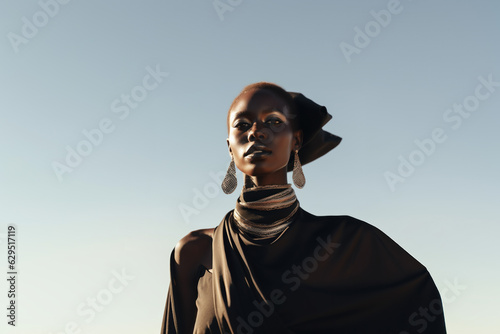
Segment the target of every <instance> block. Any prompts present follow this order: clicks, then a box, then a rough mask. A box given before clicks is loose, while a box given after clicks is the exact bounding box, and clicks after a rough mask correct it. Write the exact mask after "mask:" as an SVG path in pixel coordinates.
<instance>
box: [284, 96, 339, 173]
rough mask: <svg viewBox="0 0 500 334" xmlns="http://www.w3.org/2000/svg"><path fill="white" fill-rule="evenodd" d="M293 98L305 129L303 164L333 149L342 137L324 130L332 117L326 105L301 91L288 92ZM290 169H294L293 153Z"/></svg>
mask: <svg viewBox="0 0 500 334" xmlns="http://www.w3.org/2000/svg"><path fill="white" fill-rule="evenodd" d="M288 93H289V94H290V95H291V96H292V99H293V102H294V104H295V108H296V111H297V114H298V115H299V127H300V129H302V131H303V141H302V147H301V148H300V150H299V159H300V162H301V164H302V165H305V164H307V163H309V162H311V161H314V160H316V159H318V158H320V157H322V156H323V155H325V154H326V153H328V152H330V151H331V150H333V149H334V148H335V147H336V146H337V145H338V144H339V143H340V141H341V140H342V138H340V137H338V136H336V135H334V134H331V133H329V132H327V131H325V130H323V129H322V128H323V126H324V125H325V124H326V123H328V122H329V121H330V120H331V119H332V115H330V114H329V113H328V111H327V110H326V107H324V106H320V105H319V104H317V103H316V102H314V101H312V100H310V99H308V98H307V97H305V96H304V95H303V94H301V93H295V92H288ZM287 169H288V171H292V170H293V155H292V156H291V158H290V161H289V162H288V167H287Z"/></svg>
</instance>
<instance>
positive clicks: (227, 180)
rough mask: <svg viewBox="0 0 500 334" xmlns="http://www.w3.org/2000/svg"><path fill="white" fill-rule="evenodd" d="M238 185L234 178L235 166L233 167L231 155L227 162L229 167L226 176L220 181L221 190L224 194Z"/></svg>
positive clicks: (230, 191)
mask: <svg viewBox="0 0 500 334" xmlns="http://www.w3.org/2000/svg"><path fill="white" fill-rule="evenodd" d="M237 185H238V179H236V168H235V167H234V157H233V156H232V155H231V162H230V163H229V168H228V169H227V173H226V176H225V177H224V180H223V181H222V185H221V188H222V191H223V192H224V193H225V194H230V193H232V192H233V191H234V189H236V186H237Z"/></svg>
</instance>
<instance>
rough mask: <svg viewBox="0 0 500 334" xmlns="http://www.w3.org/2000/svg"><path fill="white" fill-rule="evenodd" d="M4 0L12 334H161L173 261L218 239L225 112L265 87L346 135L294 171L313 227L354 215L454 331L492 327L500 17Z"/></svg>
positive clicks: (428, 8)
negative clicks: (414, 276) (419, 273)
mask: <svg viewBox="0 0 500 334" xmlns="http://www.w3.org/2000/svg"><path fill="white" fill-rule="evenodd" d="M215 4H217V6H218V7H217V8H218V10H217V9H216V8H215V6H214V3H213V1H212V0H198V1H175V0H168V1H167V0H164V1H153V0H147V1H117V0H115V1H95V0H94V1H78V0H72V1H67V0H65V1H63V0H59V1H58V2H57V1H56V0H41V1H37V0H28V1H22V2H20V1H4V2H3V3H2V5H1V6H0V7H1V10H0V18H1V22H2V24H1V28H0V35H1V36H2V38H1V39H0V57H1V59H0V60H1V62H0V92H1V99H0V113H1V119H0V130H1V131H0V139H1V145H0V156H1V159H2V160H1V163H0V243H1V245H0V249H1V253H2V255H1V256H0V258H1V259H2V264H1V265H0V267H1V268H4V269H3V270H4V273H3V274H4V275H6V276H7V278H8V275H7V271H8V268H7V250H6V248H7V247H6V244H7V229H8V226H11V225H13V226H15V228H16V235H15V239H16V242H17V258H16V259H17V262H16V270H17V272H18V275H17V278H16V279H17V287H16V289H17V290H16V293H17V296H16V297H17V299H16V312H17V313H16V314H17V318H16V327H15V328H12V326H9V325H7V320H8V318H7V317H6V315H7V310H6V307H7V306H8V305H9V304H8V303H9V302H10V299H9V298H7V292H8V290H9V286H8V282H7V281H6V280H5V279H2V283H0V295H1V296H2V298H1V299H0V304H1V305H2V307H1V308H2V310H4V311H3V313H5V314H2V315H1V319H3V320H2V323H1V324H0V327H1V328H2V333H5V331H4V329H7V331H6V333H23V334H24V333H29V334H33V333H39V334H49V333H52V334H60V333H65V334H69V333H158V332H159V329H160V324H161V318H162V313H163V307H164V304H165V298H166V293H167V288H168V284H169V256H170V252H171V250H172V249H173V247H174V246H175V244H176V242H177V240H179V239H180V238H181V237H182V236H184V235H185V234H187V233H188V232H189V231H190V230H194V229H199V228H204V227H214V226H216V225H217V224H219V222H220V221H221V219H222V218H223V216H224V214H225V213H226V212H227V211H229V210H231V209H232V208H233V207H234V203H235V201H236V198H237V196H238V194H239V191H240V190H241V183H242V176H241V173H238V178H239V181H240V185H239V187H238V188H237V191H236V192H235V193H233V194H231V195H225V194H223V193H222V191H221V190H220V187H219V180H218V179H219V178H220V175H221V174H222V175H223V173H225V171H226V169H227V167H228V164H229V154H228V151H227V145H226V137H227V131H226V113H227V109H228V108H229V105H230V104H231V102H232V100H233V98H234V97H235V96H236V95H237V94H238V92H239V91H240V90H241V88H243V87H244V86H245V85H247V84H249V83H253V82H257V81H271V82H275V83H277V84H279V85H281V86H283V87H284V88H285V89H287V90H290V91H300V92H302V93H304V94H305V95H306V96H308V97H310V98H311V99H313V100H315V101H316V102H318V103H320V104H322V105H325V106H326V107H327V108H328V110H329V112H330V113H331V114H332V115H333V119H332V121H331V122H330V123H328V124H327V125H326V126H325V128H326V129H327V130H328V131H330V132H332V133H335V134H337V135H339V136H341V137H342V138H343V142H342V143H341V145H340V146H339V147H338V148H336V149H335V150H333V151H332V152H331V153H329V154H328V155H327V156H325V157H324V158H322V159H320V160H318V161H316V162H314V163H312V164H310V165H306V166H304V173H305V176H306V179H307V183H306V186H305V188H304V189H302V190H296V193H297V196H298V198H299V200H300V203H301V205H302V207H303V208H304V209H305V210H307V211H309V212H311V213H313V214H316V215H351V216H354V217H356V218H358V219H361V220H364V221H367V222H369V223H370V224H372V225H375V226H377V227H378V228H379V229H381V230H382V231H384V232H385V233H386V234H388V235H389V236H390V237H391V238H393V239H394V240H395V241H396V242H398V243H399V244H400V245H401V246H402V247H403V248H405V249H406V250H407V251H408V252H409V253H411V254H412V255H413V256H414V257H415V258H416V259H418V260H419V261H420V262H422V263H423V264H424V265H425V266H426V267H427V268H428V270H429V271H430V272H431V274H432V276H433V278H434V280H435V282H436V284H437V286H438V287H439V289H440V291H441V294H442V296H443V300H444V307H445V316H446V321H447V327H448V330H449V333H458V334H465V333H497V332H498V331H499V330H500V325H499V324H498V320H497V316H498V298H500V288H499V285H498V277H499V276H500V267H499V263H498V255H499V253H500V243H499V242H498V236H499V235H500V214H499V209H498V206H499V204H500V203H499V199H500V196H499V195H500V191H499V186H500V182H499V177H498V173H499V170H500V157H499V151H500V150H499V148H500V131H499V130H498V129H499V126H500V115H499V107H500V63H499V61H498V59H500V43H498V36H499V33H500V18H499V14H500V11H499V10H500V3H499V2H498V1H494V0H491V1H474V2H473V1H451V0H447V1H429V0H427V1H426V0H413V1H411V0H401V1H399V2H398V1H395V0H391V1H388V0H376V1H327V0H323V1H314V2H313V1H292V0H280V1H264V0H259V1H250V0H243V1H239V0H231V1H229V0H219V1H218V2H215Z"/></svg>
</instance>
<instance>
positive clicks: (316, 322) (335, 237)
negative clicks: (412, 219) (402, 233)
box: [162, 208, 446, 334]
mask: <svg viewBox="0 0 500 334" xmlns="http://www.w3.org/2000/svg"><path fill="white" fill-rule="evenodd" d="M232 212H233V211H230V212H229V213H228V214H227V215H226V217H225V218H224V220H223V221H222V222H221V224H220V225H219V226H218V227H217V228H216V230H215V233H214V240H213V270H212V271H213V272H212V273H210V272H209V271H208V270H206V269H204V268H203V267H200V269H201V270H200V280H199V281H198V300H197V306H198V314H197V322H196V326H197V328H195V333H309V334H313V333H318V334H319V333H325V334H326V333H328V334H330V333H336V334H343V333H360V334H377V333H384V334H385V333H394V334H408V333H425V334H442V333H446V330H445V324H444V315H443V309H442V303H441V299H440V296H439V292H438V290H437V289H436V286H435V284H434V282H433V280H432V278H431V276H430V274H429V273H428V271H427V270H426V268H425V267H424V266H422V265H421V264H420V263H419V262H418V261H417V260H415V259H414V258H413V257H411V255H409V254H408V253H407V252H406V251H405V250H403V249H402V248H401V247H400V246H399V245H397V244H396V243H395V242H394V241H393V240H391V239H390V238H389V237H388V236H386V235H385V234H384V233H383V232H381V231H380V230H378V229H377V228H375V227H373V226H371V225H369V224H367V223H365V222H362V221H360V220H357V219H355V218H352V217H349V216H323V217H319V216H314V215H311V214H310V213H308V212H306V211H305V210H303V209H302V208H299V210H298V212H297V214H296V215H295V216H294V221H293V222H292V224H290V225H289V226H288V228H287V229H286V230H285V231H283V232H282V233H281V234H280V235H279V236H278V237H275V238H273V239H268V240H255V239H253V238H252V237H251V236H249V235H244V234H242V233H241V232H240V231H238V230H237V229H236V227H235V225H234V224H233V223H232ZM175 276H176V273H175V272H172V273H171V279H172V281H171V286H170V289H169V294H168V299H167V306H166V310H165V317H164V324H163V326H164V327H163V329H162V333H178V331H177V330H176V327H177V326H176V325H175V321H176V319H178V318H179V316H178V314H177V312H178V309H177V308H176V300H178V298H182V296H177V294H176V290H175V288H173V286H175V282H176V277H175Z"/></svg>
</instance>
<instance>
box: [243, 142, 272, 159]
mask: <svg viewBox="0 0 500 334" xmlns="http://www.w3.org/2000/svg"><path fill="white" fill-rule="evenodd" d="M270 153H271V150H270V149H268V148H267V147H265V146H261V145H253V146H251V147H250V148H249V149H248V150H247V151H246V152H245V154H244V155H245V156H246V157H247V156H250V155H252V154H254V155H255V154H257V155H265V154H270Z"/></svg>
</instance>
